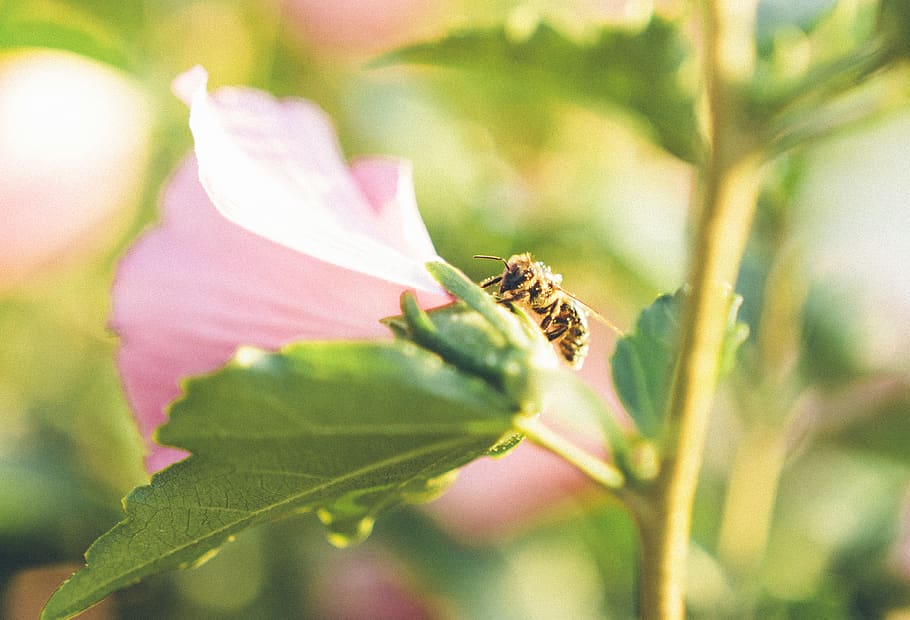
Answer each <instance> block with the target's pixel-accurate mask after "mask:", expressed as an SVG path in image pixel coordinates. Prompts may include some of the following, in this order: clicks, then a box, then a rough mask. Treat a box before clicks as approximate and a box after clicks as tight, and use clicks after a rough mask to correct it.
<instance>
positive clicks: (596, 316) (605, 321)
mask: <svg viewBox="0 0 910 620" xmlns="http://www.w3.org/2000/svg"><path fill="white" fill-rule="evenodd" d="M559 290H560V291H562V292H563V294H565V295H566V296H567V297H571V298H572V299H573V300H574V301H575V302H576V303H577V304H578V305H580V306H581V307H582V308H584V310H585V312H586V313H587V314H588V316H590V317H591V318H593V319H597V320H598V321H599V322H601V323H603V324H604V325H606V326H607V327H609V328H610V329H612V330H613V331H614V332H616V334H617V335H619V336H623V335H625V334H624V332H623V331H622V330H621V329H619V327H617V326H616V325H615V324H614V323H613V322H612V321H610V320H609V319H608V318H607V317H605V316H604V315H602V314H601V313H599V312H598V311H597V310H595V309H594V308H592V307H591V306H589V305H588V304H586V303H585V302H583V301H582V300H580V299H579V298H578V297H576V296H575V295H573V294H572V293H570V292H569V291H567V290H566V289H564V288H562V287H561V286H560V287H559Z"/></svg>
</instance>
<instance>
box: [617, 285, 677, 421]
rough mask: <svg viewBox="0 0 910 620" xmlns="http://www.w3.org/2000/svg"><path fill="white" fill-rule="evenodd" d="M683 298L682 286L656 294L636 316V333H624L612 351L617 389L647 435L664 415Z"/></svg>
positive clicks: (634, 418) (668, 394) (627, 408)
mask: <svg viewBox="0 0 910 620" xmlns="http://www.w3.org/2000/svg"><path fill="white" fill-rule="evenodd" d="M684 300H685V293H683V291H682V289H680V290H679V291H677V292H676V294H675V295H662V296H660V297H658V298H657V299H656V300H655V301H654V303H652V304H651V305H650V306H649V307H647V308H645V309H644V310H643V311H642V313H641V314H640V315H639V317H638V322H637V323H636V325H635V332H634V333H632V334H627V335H625V336H623V337H622V338H621V339H620V340H619V341H618V342H617V343H616V350H615V351H614V352H613V358H612V361H611V366H612V372H613V383H614V385H615V387H616V392H617V394H618V395H619V398H620V400H622V403H623V405H625V407H626V410H627V411H628V412H629V415H631V416H632V419H633V420H635V423H636V425H637V426H638V430H639V431H640V432H641V433H642V434H643V435H645V436H646V437H650V438H655V437H657V436H658V435H659V434H660V431H661V428H662V424H663V420H664V417H665V415H666V410H667V401H668V399H669V397H670V383H671V382H672V381H673V368H674V365H675V364H676V356H677V351H678V349H679V324H680V314H681V312H682V306H683V301H684Z"/></svg>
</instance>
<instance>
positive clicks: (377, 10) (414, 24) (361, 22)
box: [286, 0, 442, 54]
mask: <svg viewBox="0 0 910 620" xmlns="http://www.w3.org/2000/svg"><path fill="white" fill-rule="evenodd" d="M286 6H287V13H288V16H289V17H290V19H291V22H292V24H294V25H295V26H296V27H297V29H298V30H299V31H300V34H301V35H302V38H303V39H304V41H305V42H308V43H315V44H317V45H319V46H320V47H322V48H329V49H331V50H334V51H338V52H347V53H355V54H356V53H366V54H371V53H376V52H378V51H381V50H388V49H392V48H394V47H397V46H399V45H403V44H404V43H406V42H407V41H408V40H416V39H418V38H420V37H421V36H426V35H427V34H429V33H427V32H425V30H426V29H427V28H428V27H429V25H430V24H432V23H433V22H434V21H438V20H439V18H440V16H441V14H442V11H441V9H442V5H441V3H440V2H438V0H333V1H332V2H325V1H324V0H286Z"/></svg>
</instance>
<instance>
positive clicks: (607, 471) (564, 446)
mask: <svg viewBox="0 0 910 620" xmlns="http://www.w3.org/2000/svg"><path fill="white" fill-rule="evenodd" d="M512 427H513V428H514V429H515V430H516V431H518V432H520V433H522V434H523V435H524V436H525V437H527V438H528V439H530V440H531V441H533V442H534V443H536V444H537V445H539V446H541V447H542V448H546V449H547V450H549V451H550V452H552V453H554V454H557V455H559V456H561V457H562V458H563V459H565V460H566V461H568V462H569V463H571V464H572V465H574V466H575V467H577V468H578V469H580V470H581V471H582V472H584V473H585V474H586V475H587V476H588V477H589V478H591V480H593V481H594V482H596V483H598V484H599V485H601V486H603V487H605V488H607V489H619V488H621V487H622V486H623V484H625V476H623V473H622V472H621V471H619V470H618V469H617V468H616V467H614V466H613V465H610V464H609V463H607V462H606V461H602V460H601V459H599V458H597V457H595V456H594V455H592V454H589V453H587V452H585V451H584V450H582V449H581V448H579V447H578V446H577V445H575V444H574V443H572V442H571V441H569V440H567V439H566V438H565V437H562V436H560V435H557V434H556V433H554V432H553V431H552V430H550V429H549V428H547V427H546V426H544V425H543V424H541V423H540V420H538V419H537V418H529V417H527V416H520V415H519V416H515V417H514V418H513V419H512Z"/></svg>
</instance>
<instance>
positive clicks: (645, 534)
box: [634, 0, 763, 619]
mask: <svg viewBox="0 0 910 620" xmlns="http://www.w3.org/2000/svg"><path fill="white" fill-rule="evenodd" d="M736 8H740V9H741V5H737V3H736V2H733V1H732V0H731V1H730V2H723V1H718V2H706V3H705V10H704V23H705V28H704V37H705V55H704V65H705V66H704V70H705V89H706V99H707V103H708V106H707V108H708V109H707V116H708V118H707V119H706V120H707V121H708V128H709V130H708V143H709V146H710V150H709V153H708V157H707V161H706V164H705V166H704V168H703V171H702V177H701V179H700V181H701V186H700V191H699V192H698V198H699V204H698V205H697V206H698V208H699V210H698V213H697V215H698V227H697V230H696V237H695V246H694V252H693V255H692V263H691V266H690V276H689V285H690V291H691V292H690V295H689V297H688V302H687V308H686V311H685V314H684V318H683V323H682V334H681V341H680V355H679V361H678V365H677V371H676V377H675V382H674V386H673V391H672V394H671V399H670V405H669V417H670V424H671V437H670V441H669V442H668V444H667V445H668V448H667V449H668V452H669V454H667V455H666V460H665V462H664V464H663V469H662V471H661V474H660V476H659V477H658V479H657V480H656V482H655V484H654V485H653V486H652V487H650V488H649V489H648V490H647V491H646V494H645V495H644V497H643V498H642V499H641V500H640V501H639V502H637V504H636V505H635V506H634V508H635V510H636V516H637V520H638V524H639V530H640V535H641V556H642V557H641V587H640V605H641V609H640V615H641V617H642V618H661V619H681V618H683V617H684V614H685V590H684V584H685V578H686V571H685V567H686V558H687V554H688V545H689V531H690V527H691V521H692V504H693V500H694V497H695V488H696V485H697V482H698V477H699V473H700V471H701V465H702V453H703V449H704V444H705V436H706V431H707V426H708V419H709V413H710V408H711V403H712V400H713V397H714V390H715V385H716V381H717V373H718V364H719V359H720V353H721V348H722V343H723V338H724V331H725V327H726V324H727V319H728V312H729V308H730V300H731V298H730V290H731V288H732V286H733V284H734V283H735V281H736V276H737V273H738V271H739V265H740V262H741V260H742V256H743V253H744V251H745V244H746V239H747V237H748V233H749V229H750V228H751V224H752V219H753V215H754V211H755V204H756V201H757V197H758V191H759V184H760V177H761V166H762V162H763V158H762V154H761V153H760V151H759V150H758V149H757V148H756V147H757V145H756V143H755V141H756V135H755V132H754V131H749V130H748V128H747V127H745V126H744V124H745V121H744V120H743V119H742V116H741V111H742V109H741V105H740V100H739V98H738V96H737V93H738V92H739V91H738V87H737V84H741V83H742V82H743V81H744V79H745V78H747V77H748V75H749V74H750V73H751V68H750V67H748V66H743V64H741V63H740V64H737V63H734V62H732V59H731V57H730V51H731V50H736V49H737V46H736V44H735V43H736V42H735V40H733V39H735V38H736V37H745V36H748V34H749V32H751V31H750V30H749V29H748V28H744V27H743V24H742V23H741V22H740V21H739V19H738V18H739V17H740V16H741V15H742V13H741V12H737V11H736ZM742 60H743V61H744V62H746V61H748V58H745V59H742Z"/></svg>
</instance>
